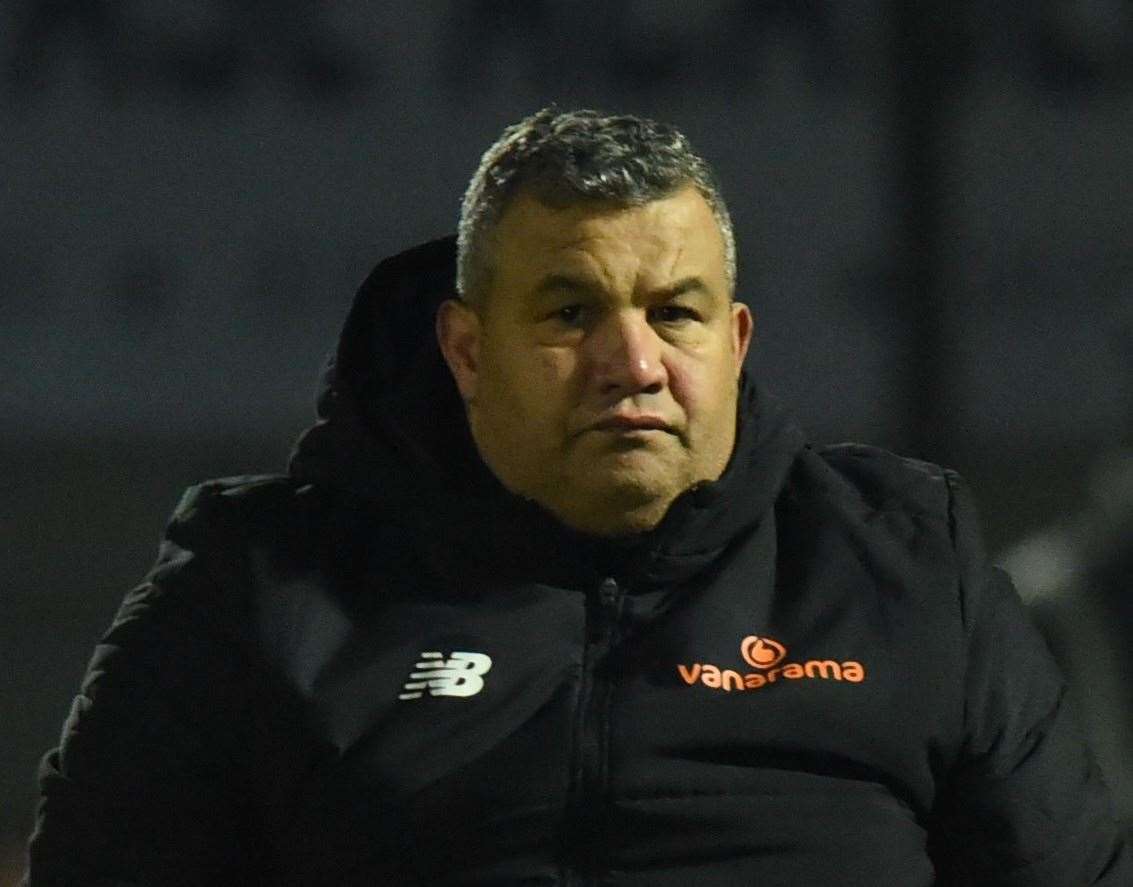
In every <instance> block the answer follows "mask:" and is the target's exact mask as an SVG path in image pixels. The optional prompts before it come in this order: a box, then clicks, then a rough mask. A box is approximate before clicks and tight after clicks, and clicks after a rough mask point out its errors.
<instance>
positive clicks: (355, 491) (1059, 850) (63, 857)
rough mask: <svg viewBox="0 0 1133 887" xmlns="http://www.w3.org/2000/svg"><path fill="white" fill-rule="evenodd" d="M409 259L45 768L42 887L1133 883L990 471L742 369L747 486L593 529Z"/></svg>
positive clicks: (176, 564) (129, 599)
mask: <svg viewBox="0 0 1133 887" xmlns="http://www.w3.org/2000/svg"><path fill="white" fill-rule="evenodd" d="M453 253H454V250H453V242H452V239H451V238H449V239H445V240H442V241H437V242H434V243H431V244H427V245H425V246H423V247H419V248H417V249H415V250H411V251H409V252H407V253H403V254H401V255H399V256H397V257H394V258H392V259H389V260H387V261H385V262H383V263H382V264H381V265H379V266H378V267H377V268H376V269H375V271H374V272H373V273H372V274H371V275H370V277H369V278H368V279H367V281H366V283H365V284H364V285H363V286H362V288H361V289H360V291H359V293H358V296H357V297H356V299H355V302H354V305H353V307H352V309H351V312H350V315H349V317H348V318H347V322H346V325H345V328H344V331H343V334H342V336H341V338H340V340H339V342H338V344H337V347H336V348H335V350H334V352H333V354H332V356H331V359H330V360H329V361H328V364H327V367H326V371H325V374H324V378H323V385H322V391H321V394H320V398H319V420H318V422H317V423H316V424H315V425H314V426H313V427H312V428H310V429H309V430H308V431H307V432H305V433H304V435H303V437H302V438H301V439H300V441H299V442H298V444H297V446H296V448H295V450H294V452H293V454H292V457H291V460H290V463H289V466H288V470H287V471H286V472H284V473H280V474H266V475H257V476H241V477H233V478H223V479H218V480H211V481H207V482H205V483H202V484H199V485H197V486H194V487H193V488H191V489H189V490H188V491H187V492H186V493H185V495H184V497H183V499H182V501H181V502H180V504H179V505H178V507H177V509H176V510H175V512H174V514H173V516H172V518H171V520H170V522H169V524H168V526H167V529H166V534H165V537H164V540H163V542H162V545H161V548H160V552H159V557H158V560H157V563H156V565H155V566H154V567H153V569H152V570H151V571H150V573H149V574H148V575H147V576H146V578H145V580H144V581H143V582H142V583H141V584H140V585H139V586H138V587H137V588H135V589H133V590H132V591H131V592H130V593H129V594H128V595H127V596H126V598H125V601H124V602H123V604H122V607H121V609H120V611H119V612H118V614H117V617H116V618H115V620H114V622H113V625H112V626H111V628H110V629H109V631H108V632H107V634H106V635H105V636H104V637H103V638H102V640H101V643H99V644H98V646H97V648H96V650H95V653H94V656H93V659H92V660H91V663H90V667H89V671H88V673H87V675H86V678H85V680H84V682H83V684H82V688H81V691H80V692H79V694H78V695H77V696H76V698H75V701H74V705H73V707H72V710H71V712H70V715H69V716H68V717H67V719H66V723H65V725H64V728H63V731H62V737H61V741H60V743H59V745H58V747H56V748H54V749H52V750H51V751H50V752H48V754H47V755H46V756H45V757H44V759H43V762H42V765H41V770H40V780H41V787H42V790H41V800H40V804H39V807H38V815H37V822H36V827H35V832H34V834H33V836H32V841H31V844H30V868H29V882H30V884H31V887H48V885H79V884H82V885H91V884H102V885H127V884H129V885H153V887H158V885H162V887H165V885H190V884H193V885H200V884H225V885H242V884H271V885H321V884H327V885H331V884H333V885H355V884H357V885H362V884H365V885H374V884H393V885H468V887H471V885H511V884H515V885H519V884H523V885H548V887H550V885H568V884H571V885H581V884H603V885H626V887H631V885H634V887H637V885H640V887H646V885H648V887H669V885H671V887H678V885H679V887H687V885H698V887H705V885H741V884H743V885H747V884H759V885H762V887H771V885H808V887H811V885H840V887H852V885H861V887H866V885H868V887H877V885H900V887H928V885H932V884H939V885H962V884H972V885H981V887H994V885H1002V887H1008V885H1010V887H1081V885H1088V884H1099V885H1111V887H1117V885H1122V887H1126V885H1130V884H1133V859H1131V857H1130V850H1129V848H1128V844H1127V839H1126V837H1125V836H1123V835H1122V834H1121V833H1120V832H1119V829H1118V826H1117V825H1116V823H1115V818H1114V815H1113V810H1112V805H1111V802H1110V799H1109V796H1108V793H1107V789H1106V787H1105V785H1104V784H1103V782H1102V781H1101V779H1100V777H1099V773H1098V770H1097V768H1096V766H1095V764H1094V762H1093V760H1092V758H1091V756H1090V753H1089V752H1088V750H1087V749H1086V747H1085V745H1084V742H1083V739H1082V736H1081V734H1080V731H1079V729H1078V726H1077V724H1076V722H1075V719H1074V717H1073V714H1072V712H1071V711H1070V710H1069V708H1068V706H1067V705H1065V704H1064V698H1065V691H1066V686H1065V683H1064V681H1063V679H1062V677H1061V676H1060V674H1059V673H1058V671H1057V668H1056V666H1055V665H1054V663H1053V661H1052V659H1051V657H1050V655H1049V654H1048V651H1047V649H1046V647H1045V646H1044V643H1043V641H1042V640H1041V638H1040V637H1039V635H1038V634H1037V633H1036V631H1035V630H1034V629H1033V627H1032V626H1031V624H1030V623H1029V622H1028V620H1027V617H1026V616H1025V614H1024V612H1023V609H1022V607H1021V605H1020V602H1019V599H1018V596H1017V594H1016V593H1015V591H1014V589H1013V588H1012V586H1011V584H1010V581H1009V579H1008V578H1007V577H1006V575H1005V574H1003V573H1001V572H997V571H995V570H993V569H990V568H989V567H988V566H987V565H986V563H985V559H984V555H983V552H982V551H981V549H980V543H979V540H978V532H977V529H976V518H975V516H974V514H973V511H972V507H971V505H970V503H969V500H968V497H967V495H966V494H965V492H964V488H963V485H962V483H961V482H960V480H959V479H958V478H957V476H956V475H955V474H953V473H952V472H950V471H947V470H943V469H941V468H939V467H936V466H934V465H930V464H926V463H923V462H918V461H914V460H910V459H905V458H899V457H897V456H894V455H892V454H890V453H887V452H884V451H881V450H878V449H874V448H870V447H865V446H858V445H840V446H833V447H817V446H813V445H811V444H809V443H808V442H807V441H806V439H805V437H804V435H803V433H802V432H801V430H800V429H799V428H798V426H797V425H796V424H795V423H794V422H793V421H792V419H791V418H790V416H789V415H788V414H787V412H786V411H785V410H784V409H783V408H782V407H781V406H780V405H779V404H778V403H777V402H776V401H775V400H774V399H773V398H772V397H771V396H770V395H768V394H767V393H766V392H765V391H763V390H761V389H760V388H759V386H757V385H755V384H753V382H752V380H751V378H750V375H749V373H748V372H747V371H746V370H745V372H744V375H743V379H742V387H741V392H740V396H739V398H738V403H737V417H738V434H737V440H736V446H735V450H734V452H733V454H732V457H731V460H730V461H729V463H728V465H727V468H726V469H725V471H724V473H723V475H722V476H721V477H720V478H719V479H718V480H717V481H715V482H712V483H708V484H703V485H701V486H698V487H695V488H693V489H691V490H689V491H687V492H686V493H684V494H683V495H682V496H680V497H679V498H678V499H677V500H676V501H675V503H674V504H673V506H672V507H671V509H670V510H669V512H668V513H667V514H666V516H665V518H664V520H663V521H662V522H661V524H660V525H659V526H658V527H657V528H656V529H654V530H652V531H650V532H648V533H645V534H642V535H640V536H636V537H633V538H631V539H624V540H603V539H598V538H594V537H590V536H586V535H584V534H581V533H577V532H575V531H573V530H570V529H569V528H567V527H565V526H564V525H562V524H561V523H559V522H558V521H556V520H555V519H554V518H553V517H552V516H551V515H550V514H549V513H547V512H546V511H544V510H543V509H542V508H540V507H539V506H538V505H537V504H535V503H533V502H531V501H528V500H525V499H523V498H521V497H518V496H514V495H512V494H511V493H509V492H508V491H507V490H505V489H504V488H503V487H502V485H501V484H500V483H499V482H498V481H497V479H496V478H495V476H494V475H493V474H492V473H491V472H490V471H489V470H488V469H487V468H486V466H485V465H484V463H483V462H482V461H481V460H480V459H479V457H478V455H477V453H476V450H475V446H474V444H473V442H472V440H471V437H470V435H469V432H468V428H467V422H466V419H465V417H464V413H463V409H462V404H461V402H460V399H459V396H458V393H457V391H456V388H455V385H454V384H453V381H452V378H451V376H450V374H449V372H448V370H447V367H446V366H445V364H444V362H443V359H442V358H441V355H440V352H439V350H438V348H437V346H436V342H435V338H434V335H433V316H434V313H435V309H436V306H437V305H438V304H439V302H440V301H441V300H442V299H443V298H446V297H449V296H450V295H451V294H452V288H453V283H452V281H453V261H454V255H453Z"/></svg>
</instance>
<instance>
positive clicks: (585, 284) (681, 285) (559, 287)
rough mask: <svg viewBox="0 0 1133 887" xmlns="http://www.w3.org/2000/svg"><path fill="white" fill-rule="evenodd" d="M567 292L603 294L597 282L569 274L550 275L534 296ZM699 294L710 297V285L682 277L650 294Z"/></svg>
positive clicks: (670, 297) (545, 278)
mask: <svg viewBox="0 0 1133 887" xmlns="http://www.w3.org/2000/svg"><path fill="white" fill-rule="evenodd" d="M563 290H565V291H567V292H571V293H578V294H579V295H588V294H593V293H600V292H602V286H601V284H599V283H597V282H596V281H591V280H587V279H585V278H580V277H572V276H570V275H569V274H548V275H547V276H546V277H544V278H543V279H542V280H541V281H540V282H539V285H538V286H537V287H535V291H534V295H535V296H536V297H538V296H543V295H547V294H548V293H553V292H556V291H563ZM691 292H699V293H703V294H704V295H710V294H711V292H712V291H711V290H710V289H709V287H708V284H706V283H705V282H704V280H703V279H701V278H700V277H696V276H693V277H682V278H681V279H680V280H678V281H676V282H675V283H672V284H670V285H669V286H665V287H661V288H660V289H656V290H653V291H651V292H650V293H649V296H650V298H651V299H656V298H661V299H666V300H668V299H675V298H677V297H678V296H683V295H684V294H685V293H691Z"/></svg>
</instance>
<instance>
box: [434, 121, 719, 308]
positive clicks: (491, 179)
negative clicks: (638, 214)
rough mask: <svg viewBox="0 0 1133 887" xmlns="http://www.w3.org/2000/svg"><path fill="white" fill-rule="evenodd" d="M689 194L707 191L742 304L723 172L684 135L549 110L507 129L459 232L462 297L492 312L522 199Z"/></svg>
mask: <svg viewBox="0 0 1133 887" xmlns="http://www.w3.org/2000/svg"><path fill="white" fill-rule="evenodd" d="M688 185H692V186H693V187H695V188H696V190H697V191H699V192H700V194H701V196H702V197H703V198H704V200H705V202H706V203H707V204H708V206H709V207H710V208H711V209H712V214H713V215H714V216H715V218H716V223H717V225H719V227H720V234H721V236H722V237H723V240H724V263H725V272H726V274H727V279H728V287H729V290H730V295H731V296H732V297H733V298H734V297H735V288H736V243H735V236H734V235H733V233H732V219H731V217H730V216H729V214H728V208H727V206H726V205H725V203H724V198H723V196H722V195H721V194H720V186H719V183H718V181H717V178H716V174H715V172H714V171H713V170H712V167H710V166H709V165H708V163H707V161H705V160H704V159H703V158H702V157H700V155H698V154H697V153H696V152H695V151H693V149H692V146H691V145H690V144H689V141H688V139H687V138H686V137H685V136H684V134H683V133H681V132H679V131H678V130H677V129H676V128H674V127H672V126H669V125H666V124H663V123H657V122H656V121H653V120H648V119H646V118H642V117H633V116H629V115H623V116H616V117H615V116H608V115H604V114H602V113H600V112H598V111H593V110H579V111H559V110H558V109H557V108H554V107H550V108H544V109H543V110H541V111H538V112H536V113H535V114H532V115H531V116H530V117H527V118H525V119H523V120H521V121H519V123H516V124H513V125H512V126H509V127H508V128H507V129H505V130H504V132H503V135H502V136H500V138H499V140H498V141H497V142H496V143H495V144H494V145H492V146H491V147H490V148H488V150H487V151H485V152H484V156H483V157H482V158H481V160H480V165H479V167H478V168H477V169H476V173H475V174H474V175H473V176H472V181H471V182H469V185H468V190H467V191H466V192H465V193H464V201H463V203H462V204H461V208H460V225H459V228H458V232H457V273H456V288H457V292H459V293H460V296H461V298H462V299H463V300H464V301H465V302H467V303H468V304H469V305H471V306H473V307H474V308H477V309H479V308H482V307H483V305H484V299H485V296H486V294H487V292H488V289H489V287H490V284H491V276H492V269H491V264H490V259H489V255H490V249H489V243H488V240H489V238H490V237H491V234H492V231H493V230H494V228H495V226H496V224H497V223H498V222H499V221H500V218H501V217H502V216H503V213H504V210H505V209H506V208H507V206H508V204H509V202H510V201H511V200H512V198H513V197H515V195H516V194H517V193H518V192H519V191H520V190H524V191H527V192H528V193H530V194H531V195H532V196H533V197H535V198H536V199H538V200H539V201H540V202H542V203H545V204H546V205H548V206H552V207H556V208H561V207H566V206H573V205H575V204H578V203H581V202H585V201H588V200H596V201H608V202H613V203H615V204H624V205H626V206H641V205H643V204H646V203H649V202H651V201H653V200H659V199H662V198H664V197H668V196H670V195H672V194H674V193H675V192H676V191H678V190H680V189H681V188H683V187H685V186H688Z"/></svg>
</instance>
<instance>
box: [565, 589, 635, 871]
mask: <svg viewBox="0 0 1133 887" xmlns="http://www.w3.org/2000/svg"><path fill="white" fill-rule="evenodd" d="M624 595H625V592H624V590H623V589H622V588H621V587H620V586H619V585H618V583H617V581H616V580H615V579H614V578H613V577H612V576H607V577H606V578H605V579H603V580H602V582H601V584H600V585H599V586H598V588H597V589H596V590H594V591H593V592H591V593H590V594H588V595H587V599H586V637H585V641H584V647H583V654H582V678H581V681H580V682H579V689H578V704H577V708H576V710H575V718H574V735H573V737H572V746H571V748H572V754H571V782H570V793H569V795H568V800H567V810H566V823H565V827H564V829H563V838H564V847H563V854H564V859H565V861H566V870H565V872H564V875H565V877H564V882H565V883H566V884H570V885H584V884H591V883H593V882H594V877H595V876H596V875H597V874H598V873H599V872H601V871H602V870H604V869H605V868H607V866H606V865H605V862H604V858H605V852H604V851H605V848H604V841H605V834H606V810H605V805H606V787H607V779H608V766H609V746H608V730H609V717H608V708H609V703H610V691H611V686H610V675H609V671H608V669H607V663H608V661H609V658H610V656H609V654H610V650H611V648H612V647H613V645H614V644H615V643H616V642H617V633H618V618H619V616H620V615H621V608H622V601H623V599H624Z"/></svg>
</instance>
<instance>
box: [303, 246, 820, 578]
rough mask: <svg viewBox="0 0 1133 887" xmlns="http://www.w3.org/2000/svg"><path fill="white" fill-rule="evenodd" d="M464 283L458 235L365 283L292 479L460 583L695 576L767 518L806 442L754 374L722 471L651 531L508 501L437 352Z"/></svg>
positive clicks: (744, 388)
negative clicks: (442, 322)
mask: <svg viewBox="0 0 1133 887" xmlns="http://www.w3.org/2000/svg"><path fill="white" fill-rule="evenodd" d="M455 276H456V241H455V238H454V237H446V238H443V239H440V240H435V241H432V242H430V243H426V244H424V245H422V246H418V247H416V248H414V249H410V250H407V251H406V252H403V253H400V254H398V255H396V256H393V257H391V258H388V259H386V260H384V261H382V262H381V263H379V264H378V266H377V267H376V268H375V269H374V270H373V271H372V272H371V273H370V275H369V277H368V278H367V279H366V281H365V282H364V283H363V284H362V286H361V287H360V288H359V290H358V293H357V295H356V296H355V299H354V303H353V305H352V307H351V309H350V313H349V314H348V316H347V319H346V323H345V325H344V327H343V331H342V334H341V336H340V338H339V341H338V344H337V347H336V348H335V350H334V351H333V352H332V353H331V355H330V356H329V357H328V359H327V362H326V365H325V367H324V369H323V374H322V378H321V381H320V390H319V396H318V402H317V415H318V421H317V422H316V423H315V424H314V425H313V426H312V427H310V428H308V429H307V430H306V431H305V432H304V433H303V434H302V436H301V437H300V438H299V441H298V442H297V444H296V446H295V448H294V450H293V452H292V454H291V457H290V462H289V472H290V474H291V475H292V477H293V478H294V479H295V480H296V481H297V482H299V483H303V484H308V483H309V484H314V485H317V486H321V487H325V488H331V489H334V490H337V491H340V492H344V493H347V494H349V495H352V496H355V497H358V498H360V499H362V500H364V501H365V503H366V505H367V507H369V508H373V509H376V510H377V511H379V512H381V513H383V516H384V518H385V519H389V520H392V521H394V522H395V523H396V524H397V525H399V526H401V527H404V528H406V529H409V530H410V531H411V532H413V533H414V535H416V536H418V537H419V538H420V539H421V540H422V542H423V544H424V545H425V547H426V549H427V550H428V551H429V552H430V557H431V558H433V559H434V562H435V563H437V564H438V565H439V566H441V567H443V566H444V564H445V563H450V564H452V565H454V566H453V569H454V570H457V571H458V572H459V573H460V574H461V575H467V572H468V568H469V564H474V565H479V566H480V567H481V568H483V569H485V570H487V571H489V572H490V573H491V574H492V575H497V576H498V575H499V574H500V573H501V572H503V573H512V574H519V575H525V576H527V577H529V578H536V579H541V580H543V581H556V582H560V583H581V582H589V581H592V580H593V578H594V577H595V576H600V575H601V576H604V575H614V576H620V577H621V578H622V579H623V581H627V582H629V583H630V584H631V585H633V586H635V587H637V588H641V587H643V586H653V585H659V584H662V583H671V582H674V581H680V580H682V579H685V578H688V577H689V576H691V575H692V574H694V573H696V572H698V571H699V570H700V569H702V568H704V567H705V566H707V565H708V564H709V563H711V561H712V560H714V559H715V557H716V556H717V555H718V554H719V553H720V552H721V551H722V550H723V549H724V548H725V547H727V546H728V545H729V543H731V542H732V541H733V540H734V539H736V537H737V536H739V535H740V534H742V533H744V532H746V531H748V530H750V529H752V528H753V527H754V526H755V525H756V524H758V523H759V522H760V520H761V519H762V518H763V516H764V515H765V514H766V513H767V512H768V511H769V509H770V508H771V507H772V505H773V504H774V500H775V498H776V496H777V495H778V492H779V489H780V488H781V486H782V485H783V483H784V481H785V479H786V476H787V474H788V472H789V470H790V467H791V465H792V463H793V461H794V459H795V457H796V455H797V454H798V452H799V450H800V449H802V448H803V446H804V443H805V441H804V437H803V433H802V431H801V430H800V429H799V427H798V426H797V425H796V424H795V423H794V421H793V420H792V419H791V418H790V416H789V415H788V414H787V412H786V411H785V410H784V409H783V408H782V407H781V406H780V405H779V404H778V402H777V401H776V400H775V399H774V398H772V397H771V396H770V395H769V394H768V393H767V392H765V391H763V390H761V389H760V388H758V387H757V386H756V385H755V384H754V383H753V382H752V380H751V379H750V377H749V374H748V372H747V370H746V369H745V370H744V372H743V375H742V378H741V386H740V394H739V398H738V403H737V418H738V427H737V435H736V445H735V448H734V450H733V453H732V457H731V460H730V461H729V463H728V465H727V467H726V468H725V470H724V473H723V474H722V475H721V476H720V478H718V479H717V480H716V481H714V482H711V483H706V484H703V485H700V486H697V487H694V488H692V489H690V490H688V491H686V492H685V493H684V494H682V495H681V496H679V497H678V498H677V499H676V500H675V501H674V503H673V505H672V506H671V507H670V509H669V511H668V513H667V514H666V516H665V518H664V519H663V520H662V521H661V523H660V524H659V525H658V526H657V527H656V528H654V529H653V530H651V531H649V532H647V533H641V534H637V535H634V536H630V537H623V538H618V539H606V538H600V537H595V536H591V535H589V534H585V533H580V532H578V531H576V530H573V529H571V528H569V527H567V526H565V525H564V524H563V523H561V522H560V521H559V520H558V519H557V518H555V517H554V516H553V515H552V514H551V513H550V512H548V511H546V510H545V509H544V508H542V507H541V506H540V505H538V504H537V503H535V502H534V501H532V500H529V499H526V498H524V497H522V496H518V495H515V494H513V493H512V492H510V491H509V490H507V489H506V488H505V487H504V486H503V484H502V483H500V481H499V480H498V479H497V478H496V476H495V475H494V474H493V473H492V471H491V470H490V469H489V468H488V467H487V465H486V464H485V463H484V462H483V460H482V459H481V458H480V455H479V453H478V451H477V449H476V446H475V443H474V441H473V439H472V435H471V432H470V431H469V428H468V422H467V419H466V416H465V412H464V404H463V402H462V400H461V398H460V394H459V391H458V390H457V387H456V383H455V381H454V380H453V378H452V375H451V373H450V371H449V368H448V365H447V364H446V363H445V361H444V357H443V356H442V354H441V351H440V348H439V346H438V345H437V341H436V335H435V331H434V330H435V327H434V319H435V315H436V311H437V308H438V306H439V305H440V304H441V302H442V301H444V300H445V299H448V298H453V297H455ZM456 565H459V569H458V568H457V566H456Z"/></svg>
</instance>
